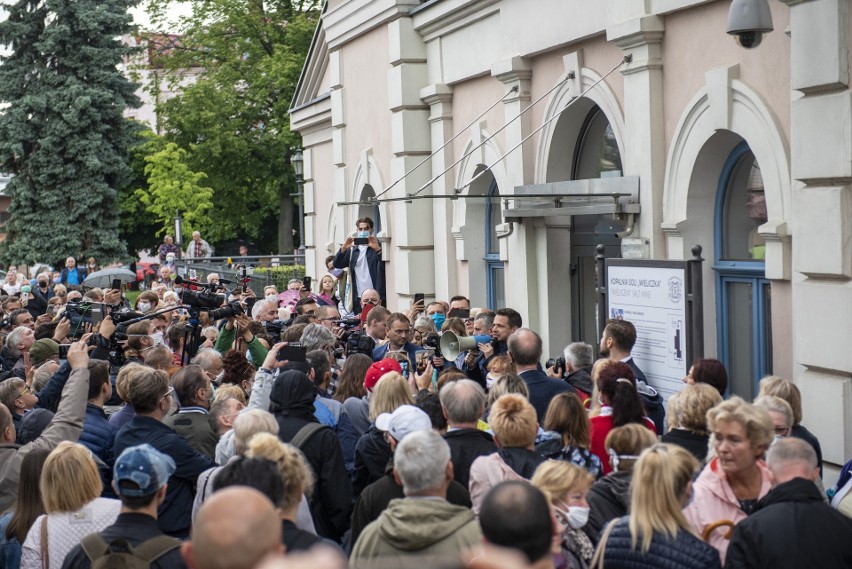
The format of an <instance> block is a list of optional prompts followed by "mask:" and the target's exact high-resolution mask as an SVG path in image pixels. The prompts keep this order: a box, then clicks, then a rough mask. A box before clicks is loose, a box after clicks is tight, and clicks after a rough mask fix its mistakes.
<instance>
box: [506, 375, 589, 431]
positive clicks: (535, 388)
mask: <svg viewBox="0 0 852 569" xmlns="http://www.w3.org/2000/svg"><path fill="white" fill-rule="evenodd" d="M518 375H520V376H521V379H523V380H524V383H526V384H527V387H528V388H529V390H530V403H532V406H533V407H535V412H536V414H537V415H538V422H539V423H541V422H542V421H543V420H544V415H545V414H546V413H547V406H548V405H550V400H551V399H553V398H554V397H555V396H556V395H558V394H560V393H562V392H563V391H576V390H575V389H574V388H573V387H571V386H570V385H568V384H567V383H565V382H564V381H561V380H558V379H554V378H552V377H550V376H548V375H547V374H546V373H544V372H543V371H541V370H537V369H531V370H527V371H524V372H521V373H519V374H518Z"/></svg>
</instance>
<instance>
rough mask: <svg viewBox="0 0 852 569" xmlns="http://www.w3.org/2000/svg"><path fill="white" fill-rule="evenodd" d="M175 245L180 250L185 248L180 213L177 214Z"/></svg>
mask: <svg viewBox="0 0 852 569" xmlns="http://www.w3.org/2000/svg"><path fill="white" fill-rule="evenodd" d="M175 244H177V246H178V249H182V248H183V218H182V217H181V216H180V212H179V211H176V212H175Z"/></svg>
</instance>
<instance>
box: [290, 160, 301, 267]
mask: <svg viewBox="0 0 852 569" xmlns="http://www.w3.org/2000/svg"><path fill="white" fill-rule="evenodd" d="M290 151H291V155H290V164H292V165H293V173H294V174H295V175H296V193H295V194H290V195H291V196H295V197H296V198H298V200H299V255H304V254H305V200H304V193H303V192H302V188H303V186H304V183H305V179H304V177H303V176H304V172H305V170H304V167H305V159H304V157H303V156H302V149H301V148H291V149H290Z"/></svg>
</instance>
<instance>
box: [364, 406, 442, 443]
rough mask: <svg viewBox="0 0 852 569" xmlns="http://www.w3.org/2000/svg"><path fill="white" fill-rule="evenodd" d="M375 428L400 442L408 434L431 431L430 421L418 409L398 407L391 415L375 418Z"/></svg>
mask: <svg viewBox="0 0 852 569" xmlns="http://www.w3.org/2000/svg"><path fill="white" fill-rule="evenodd" d="M376 428H377V429H378V430H380V431H384V432H386V433H389V434H390V436H392V437H393V438H395V439H396V440H397V442H400V441H402V439H404V438H405V437H406V435H408V434H410V433H413V432H415V431H427V430H429V429H431V428H432V420H431V419H430V418H429V415H427V414H426V412H425V411H423V410H422V409H421V408H420V407H415V406H414V405H400V406H399V407H397V408H396V410H395V411H394V412H393V413H382V414H381V415H379V416H378V417H376Z"/></svg>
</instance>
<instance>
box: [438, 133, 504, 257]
mask: <svg viewBox="0 0 852 569" xmlns="http://www.w3.org/2000/svg"><path fill="white" fill-rule="evenodd" d="M489 136H491V135H490V133H489V132H488V131H486V130H483V129H481V128H478V127H473V132H472V133H471V137H470V138H469V139H468V141H467V143H466V144H465V145H464V156H465V158H464V159H463V160H462V161H461V162H460V163H459V167H458V170H457V174H456V180H455V186H454V187H455V188H460V187H462V186H465V184H467V183H468V182H469V181H470V180H471V179H472V178H473V177H474V176H475V175H476V174H477V169H478V168H480V166H488V165H489V164H494V163H495V162H496V164H494V166H493V167H492V168H491V174H492V175H493V176H494V180H495V181H496V182H497V187H498V188H499V189H500V191H501V193H503V194H509V193H513V192H514V186H513V185H512V182H511V179H510V178H509V175H508V173H507V172H506V167H505V165H504V163H503V161H502V160H501V161H498V160H499V159H500V157H501V156H502V155H503V151H502V149H501V148H500V146H499V145H498V144H497V143H496V142H495V140H494V139H491V140H488V141H487V142H485V143H484V144H483V143H482V141H483V140H485V139H487V138H488V137H489ZM477 146H478V148H477ZM470 191H471V185H469V184H468V185H466V186H465V188H464V189H463V190H462V191H461V194H460V195H469V194H470ZM467 205H468V204H467V200H464V199H460V200H455V201H454V203H453V217H452V226H451V227H452V229H451V231H452V234H453V237H454V238H455V240H456V258H457V259H458V260H459V261H466V260H468V259H469V258H470V253H469V251H467V250H466V248H465V246H464V234H465V233H467V231H470V230H475V231H482V230H483V229H482V228H481V227H476V228H466V222H467ZM501 207H502V206H501ZM501 215H502V214H501Z"/></svg>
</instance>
